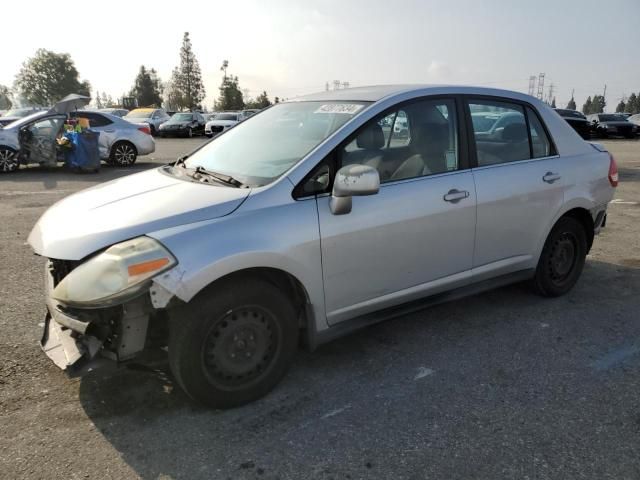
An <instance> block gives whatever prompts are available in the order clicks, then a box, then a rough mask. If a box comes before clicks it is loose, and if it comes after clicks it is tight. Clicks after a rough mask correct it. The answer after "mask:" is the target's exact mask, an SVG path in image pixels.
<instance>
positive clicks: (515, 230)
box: [467, 98, 566, 281]
mask: <svg viewBox="0 0 640 480" xmlns="http://www.w3.org/2000/svg"><path fill="white" fill-rule="evenodd" d="M487 117H497V118H496V119H495V123H494V124H493V125H490V126H488V125H487V123H486V122H485V123H482V122H481V121H479V120H477V119H478V118H487ZM467 118H468V119H469V120H468V126H469V131H470V132H471V135H470V139H469V143H470V145H471V153H472V158H473V157H475V160H472V161H473V162H474V167H473V168H472V171H473V177H474V181H475V185H476V195H477V203H478V206H477V227H476V239H475V253H474V257H473V278H474V280H475V281H478V280H483V279H486V278H490V277H493V276H497V275H500V274H505V273H510V272H515V271H518V270H523V269H526V268H530V267H535V265H536V263H537V258H536V255H537V252H536V250H537V248H538V245H539V242H540V238H541V236H543V235H546V233H547V229H548V227H549V223H550V222H551V220H552V219H553V217H554V215H555V214H556V212H557V211H558V210H559V209H560V208H561V206H562V203H563V200H564V190H565V186H566V181H565V178H564V177H563V174H564V173H565V172H564V171H563V168H562V162H561V159H560V158H559V157H558V156H557V154H556V150H555V147H554V145H553V142H552V140H551V137H550V135H549V134H548V132H547V130H546V128H545V127H544V125H543V124H542V120H541V119H540V117H539V116H538V115H537V114H536V113H535V111H534V109H533V108H532V107H531V106H529V105H527V104H524V103H518V102H514V101H512V100H508V99H491V98H490V99H488V98H468V99H467Z"/></svg>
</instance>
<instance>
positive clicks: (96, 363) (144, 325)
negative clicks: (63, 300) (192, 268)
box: [40, 260, 155, 377]
mask: <svg viewBox="0 0 640 480" xmlns="http://www.w3.org/2000/svg"><path fill="white" fill-rule="evenodd" d="M61 262H62V261H59V260H54V261H51V260H50V261H48V262H47V266H46V268H45V287H46V298H47V312H46V314H45V321H44V332H43V335H42V339H41V341H40V346H41V348H42V351H43V352H44V353H45V354H46V355H47V356H48V357H49V358H50V359H51V360H52V361H53V363H55V364H56V365H57V366H58V367H59V368H61V369H62V370H64V371H65V372H66V373H67V374H68V375H69V376H71V377H76V376H81V375H83V374H85V373H87V372H89V371H91V370H95V369H96V368H99V367H104V366H106V365H109V364H111V365H117V364H118V363H121V362H123V361H126V360H130V359H132V358H134V357H135V356H137V355H138V354H139V353H140V352H142V351H143V350H144V349H145V346H146V344H147V340H148V337H149V335H148V334H149V332H148V330H149V328H148V327H149V319H150V317H151V316H152V315H154V313H155V311H154V310H155V309H154V307H153V305H152V304H151V301H150V299H149V294H148V292H145V294H143V295H141V296H139V297H137V298H135V299H133V300H130V301H129V302H127V303H124V304H122V305H116V306H110V307H105V308H95V309H75V308H69V307H67V306H64V305H61V304H59V303H58V302H56V301H55V300H54V299H53V298H52V297H51V292H52V291H53V288H54V287H55V285H56V284H57V282H58V281H60V279H61V277H62V276H64V274H66V273H68V272H67V271H65V272H63V273H62V274H61V273H60V272H59V271H57V269H58V270H60V269H62V268H61V267H60V265H61V264H62V263H61Z"/></svg>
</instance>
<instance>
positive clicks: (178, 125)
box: [159, 112, 206, 137]
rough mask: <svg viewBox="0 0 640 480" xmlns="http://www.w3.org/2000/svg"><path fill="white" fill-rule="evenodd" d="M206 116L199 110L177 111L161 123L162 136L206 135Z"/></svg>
mask: <svg viewBox="0 0 640 480" xmlns="http://www.w3.org/2000/svg"><path fill="white" fill-rule="evenodd" d="M205 123H206V122H205V120H204V117H203V116H202V115H201V114H199V113H198V112H186V113H176V114H174V115H173V116H172V117H171V118H170V119H169V120H167V121H166V122H164V123H163V124H162V125H160V129H159V133H160V136H161V137H193V136H194V135H204V125H205Z"/></svg>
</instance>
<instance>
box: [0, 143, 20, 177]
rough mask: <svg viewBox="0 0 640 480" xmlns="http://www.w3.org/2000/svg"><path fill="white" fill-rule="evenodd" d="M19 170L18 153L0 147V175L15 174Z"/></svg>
mask: <svg viewBox="0 0 640 480" xmlns="http://www.w3.org/2000/svg"><path fill="white" fill-rule="evenodd" d="M18 168H20V159H19V158H18V152H16V151H15V150H14V149H13V148H10V147H0V173H11V172H15V171H16V170H18Z"/></svg>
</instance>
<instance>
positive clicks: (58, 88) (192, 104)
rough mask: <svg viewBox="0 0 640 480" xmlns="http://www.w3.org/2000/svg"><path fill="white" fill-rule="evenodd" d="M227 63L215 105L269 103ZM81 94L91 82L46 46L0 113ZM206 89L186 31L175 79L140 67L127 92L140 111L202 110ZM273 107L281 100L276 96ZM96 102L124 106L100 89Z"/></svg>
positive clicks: (3, 94)
mask: <svg viewBox="0 0 640 480" xmlns="http://www.w3.org/2000/svg"><path fill="white" fill-rule="evenodd" d="M228 66H229V62H228V61H227V60H225V61H224V63H223V67H222V68H221V70H223V71H224V75H223V78H222V82H221V84H220V87H219V95H218V98H217V99H216V100H215V101H214V105H213V106H214V109H216V110H241V109H244V108H265V107H268V106H269V105H271V100H270V99H269V97H268V95H267V92H266V91H263V92H262V93H260V94H259V95H258V96H257V97H256V98H253V99H251V98H245V95H244V94H243V92H242V89H241V88H240V85H239V80H238V77H237V76H233V75H227V68H228ZM69 93H79V94H82V95H86V96H91V84H90V83H89V82H88V81H87V80H80V79H79V74H78V71H77V69H76V67H75V65H74V62H73V60H72V59H71V56H70V55H69V54H67V53H56V52H52V51H49V50H46V49H44V48H41V49H38V50H37V51H36V53H35V55H34V56H33V57H31V58H28V59H27V60H26V61H25V62H24V63H23V64H22V67H21V68H20V71H19V72H18V74H17V75H16V78H15V81H14V84H13V87H12V88H9V87H7V86H4V85H0V109H2V110H5V109H9V108H11V107H12V105H14V104H15V103H17V102H16V101H15V99H16V97H17V98H19V99H20V100H21V101H22V102H24V103H26V104H29V105H32V106H38V107H47V106H50V105H53V104H54V103H55V102H57V101H58V100H60V99H61V98H63V97H64V96H66V95H68V94H69ZM205 95H206V91H205V87H204V84H203V81H202V72H201V70H200V64H199V62H198V59H197V58H196V56H195V54H194V52H193V48H192V44H191V39H190V37H189V32H185V33H184V36H183V39H182V45H181V47H180V56H179V63H178V65H177V66H176V67H175V68H174V69H173V71H172V73H171V78H170V79H169V80H168V81H167V82H166V83H163V82H162V79H161V78H160V76H159V75H158V72H157V71H156V70H155V69H154V68H149V67H147V66H145V65H141V66H140V69H139V70H138V74H137V75H136V77H135V79H134V82H133V86H132V88H131V90H130V91H129V92H128V94H125V95H123V97H125V96H129V97H133V98H135V99H136V101H137V104H138V105H139V106H140V107H161V106H164V107H165V108H166V109H167V110H204V108H203V103H202V102H203V100H204V98H205ZM274 101H275V103H278V102H279V101H280V99H279V98H278V97H275V99H274ZM93 103H94V105H95V106H96V107H98V108H106V107H117V106H121V105H120V104H121V99H118V100H114V99H113V97H111V95H107V94H106V93H105V92H102V93H100V92H99V91H96V94H95V96H94V98H93Z"/></svg>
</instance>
